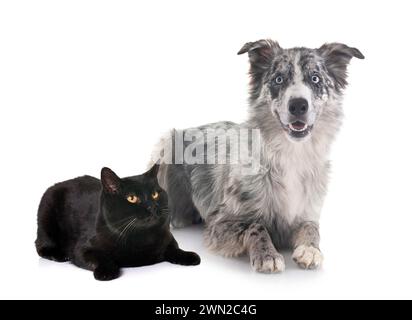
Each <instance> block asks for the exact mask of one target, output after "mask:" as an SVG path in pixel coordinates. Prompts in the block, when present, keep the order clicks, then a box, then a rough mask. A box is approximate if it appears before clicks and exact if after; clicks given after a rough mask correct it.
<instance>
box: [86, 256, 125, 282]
mask: <svg viewBox="0 0 412 320" xmlns="http://www.w3.org/2000/svg"><path fill="white" fill-rule="evenodd" d="M83 258H84V261H85V263H86V264H87V265H88V266H89V268H90V269H91V270H92V271H93V275H94V278H95V279H96V280H99V281H110V280H114V279H117V278H118V277H119V276H120V268H119V266H118V265H117V264H116V263H115V261H114V260H113V259H111V258H110V257H109V256H108V255H107V254H105V253H104V252H102V251H100V250H96V249H90V248H85V249H84V250H83Z"/></svg>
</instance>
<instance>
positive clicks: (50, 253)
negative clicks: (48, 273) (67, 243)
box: [37, 246, 69, 262]
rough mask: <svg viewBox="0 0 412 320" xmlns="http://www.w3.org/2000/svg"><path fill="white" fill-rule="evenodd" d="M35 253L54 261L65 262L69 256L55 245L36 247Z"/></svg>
mask: <svg viewBox="0 0 412 320" xmlns="http://www.w3.org/2000/svg"><path fill="white" fill-rule="evenodd" d="M37 253H38V254H39V256H40V257H42V258H44V259H48V260H52V261H55V262H67V261H69V258H68V257H67V256H66V255H65V254H64V253H63V252H62V251H60V250H59V249H57V248H56V247H50V246H42V247H38V248H37Z"/></svg>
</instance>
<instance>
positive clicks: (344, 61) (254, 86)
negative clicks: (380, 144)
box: [238, 40, 364, 141]
mask: <svg viewBox="0 0 412 320" xmlns="http://www.w3.org/2000/svg"><path fill="white" fill-rule="evenodd" d="M246 52H247V53H248V54H249V60H250V65H251V67H250V74H251V100H252V101H253V102H256V101H258V100H260V101H261V100H262V99H263V101H265V102H268V104H269V108H270V112H271V114H272V115H273V117H275V118H277V120H278V121H280V124H281V126H282V128H283V129H284V130H285V132H286V134H287V135H288V137H290V138H292V139H293V140H295V141H296V140H298V141H301V140H303V138H306V137H308V136H310V133H311V131H312V129H313V127H314V126H315V125H316V120H317V119H318V118H319V116H320V114H321V113H322V111H323V109H324V107H325V106H326V105H328V103H329V102H330V100H331V99H334V98H335V97H336V96H339V95H340V93H341V92H342V90H343V89H344V88H345V86H346V84H347V82H346V77H347V73H346V70H347V66H348V64H349V62H350V60H351V59H352V58H353V57H356V58H359V59H364V56H363V54H362V53H361V52H360V51H359V50H358V49H356V48H351V47H348V46H347V45H344V44H340V43H331V44H325V45H323V46H322V47H320V48H319V49H307V48H293V49H282V48H281V47H280V46H279V44H278V43H277V42H274V41H272V40H260V41H256V42H249V43H246V44H245V45H244V46H243V47H242V49H241V50H240V51H239V53H238V54H243V53H246Z"/></svg>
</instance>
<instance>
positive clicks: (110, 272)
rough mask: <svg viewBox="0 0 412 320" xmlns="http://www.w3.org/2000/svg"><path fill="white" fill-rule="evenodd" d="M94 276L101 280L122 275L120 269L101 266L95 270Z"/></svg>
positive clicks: (112, 278)
mask: <svg viewBox="0 0 412 320" xmlns="http://www.w3.org/2000/svg"><path fill="white" fill-rule="evenodd" d="M93 275H94V278H95V279H96V280H99V281H110V280H114V279H117V278H118V277H120V269H117V268H106V267H102V266H99V267H97V268H96V269H95V270H94V272H93Z"/></svg>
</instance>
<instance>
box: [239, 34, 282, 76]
mask: <svg viewBox="0 0 412 320" xmlns="http://www.w3.org/2000/svg"><path fill="white" fill-rule="evenodd" d="M280 49H281V48H280V46H279V44H278V43H277V42H275V41H273V40H270V39H268V40H259V41H256V42H248V43H246V44H245V45H244V46H243V47H242V49H240V51H239V52H238V53H237V54H244V53H246V52H247V53H248V55H249V61H250V66H251V68H252V71H264V70H266V69H267V68H268V67H269V66H270V63H271V61H272V59H273V57H274V56H275V54H276V52H277V51H278V50H280Z"/></svg>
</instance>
